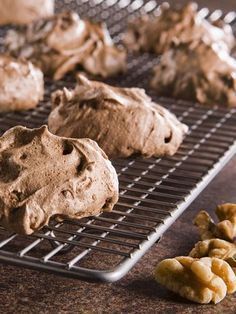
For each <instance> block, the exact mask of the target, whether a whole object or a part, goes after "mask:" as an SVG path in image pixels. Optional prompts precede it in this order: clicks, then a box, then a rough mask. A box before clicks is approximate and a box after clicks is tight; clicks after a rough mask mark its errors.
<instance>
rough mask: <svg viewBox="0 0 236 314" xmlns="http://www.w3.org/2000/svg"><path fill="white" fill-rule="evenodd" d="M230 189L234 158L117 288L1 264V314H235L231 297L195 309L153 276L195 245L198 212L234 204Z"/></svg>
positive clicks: (234, 176) (233, 183) (235, 180)
mask: <svg viewBox="0 0 236 314" xmlns="http://www.w3.org/2000/svg"><path fill="white" fill-rule="evenodd" d="M235 186H236V157H235V158H234V159H233V160H232V161H231V162H230V163H229V164H228V165H227V166H226V167H225V168H224V169H223V170H222V171H221V173H220V174H219V175H218V176H217V177H216V178H215V180H214V181H213V182H212V183H211V184H210V185H209V186H208V187H207V188H206V189H205V190H204V192H203V193H202V194H201V195H200V196H199V197H198V198H197V199H196V200H195V202H194V203H193V204H192V205H191V206H190V207H189V209H188V210H187V211H186V212H185V213H184V214H183V215H182V216H181V218H180V219H178V220H177V221H176V222H175V224H174V225H172V227H171V228H170V229H169V230H168V232H166V233H165V235H164V236H163V238H162V239H161V241H160V243H159V244H157V245H155V246H154V247H153V248H152V249H151V250H150V251H149V252H148V253H147V254H146V255H145V256H144V257H143V258H142V259H141V261H140V262H139V263H138V264H137V265H136V266H135V267H134V268H133V269H132V270H131V271H130V272H129V274H128V275H127V276H126V277H124V278H123V279H122V280H120V281H119V282H117V283H114V284H98V283H87V282H83V281H80V280H74V279H67V278H62V277H59V276H55V275H51V274H46V273H40V272H36V271H32V270H27V269H22V268H17V267H12V266H6V265H1V266H0V278H1V282H0V313H19V314H20V313H24V314H27V313H52V314H53V313H83V314H89V313H165V314H167V313H181V314H182V313H223V312H224V313H236V294H235V295H232V296H228V297H227V298H226V299H225V300H224V301H223V302H221V303H220V304H218V305H216V306H214V305H208V306H202V305H196V304H193V303H191V302H188V301H185V300H184V299H182V298H180V297H178V296H176V295H175V294H173V293H171V292H169V291H167V290H166V289H165V288H163V287H161V286H160V285H158V284H157V283H156V282H155V281H154V279H153V275H152V273H153V269H154V267H155V265H156V264H157V262H158V261H160V260H162V259H163V258H167V257H173V256H176V255H183V254H186V253H188V252H189V250H190V249H191V248H192V247H193V245H194V243H195V242H197V241H198V233H197V230H196V228H194V227H193V226H192V223H191V221H192V220H193V217H194V216H195V214H196V213H197V211H198V210H199V209H202V208H204V209H208V210H209V211H212V210H213V209H214V208H215V206H216V205H217V204H219V203H222V202H236V193H235V189H234V187H235ZM98 263H99V262H98Z"/></svg>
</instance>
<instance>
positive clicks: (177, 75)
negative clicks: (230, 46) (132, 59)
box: [151, 40, 236, 107]
mask: <svg viewBox="0 0 236 314" xmlns="http://www.w3.org/2000/svg"><path fill="white" fill-rule="evenodd" d="M151 86H152V87H153V88H154V89H155V90H156V92H157V94H158V95H162V96H167V97H172V98H180V99H185V100H190V101H197V102H199V103H201V104H204V105H221V106H225V107H235V106H236V61H235V59H233V58H232V57H230V56H229V54H228V53H227V51H225V50H224V49H222V48H221V47H220V46H218V45H216V44H214V45H212V44H211V43H209V42H207V41H203V40H200V41H195V42H192V43H185V44H180V45H174V46H173V47H172V49H170V50H168V51H167V52H165V53H164V54H163V55H162V57H161V61H160V63H159V64H158V65H157V66H156V68H155V69H154V77H153V79H152V81H151Z"/></svg>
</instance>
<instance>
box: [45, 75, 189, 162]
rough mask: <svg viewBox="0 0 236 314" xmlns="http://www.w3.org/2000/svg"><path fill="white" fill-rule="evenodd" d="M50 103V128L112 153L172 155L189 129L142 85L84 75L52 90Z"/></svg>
mask: <svg viewBox="0 0 236 314" xmlns="http://www.w3.org/2000/svg"><path fill="white" fill-rule="evenodd" d="M52 108H53V110H52V112H51V113H50V115H49V118H48V125H49V129H50V130H51V132H52V133H54V134H57V135H59V136H65V137H72V138H81V137H82V138H84V137H85V138H91V139H93V140H95V141H96V142H97V143H98V144H99V146H100V147H101V148H102V149H103V150H104V151H105V153H106V154H107V155H108V156H109V157H110V158H117V157H128V156H130V155H132V154H142V155H144V156H146V157H151V156H164V155H173V154H174V153H175V152H176V151H177V149H178V148H179V146H180V144H181V143H182V141H183V138H184V135H185V134H186V132H187V130H188V128H187V126H186V125H184V124H183V123H181V122H180V121H179V120H178V119H177V118H176V117H175V116H174V115H173V114H172V113H170V112H169V111H168V110H167V109H165V108H164V107H161V106H160V105H158V104H156V103H154V102H152V100H151V99H150V97H149V96H148V95H147V94H146V93H145V91H144V90H143V89H139V88H119V87H113V86H110V85H107V84H104V83H101V82H96V81H90V80H88V79H87V78H86V77H85V76H83V75H79V76H78V83H77V85H76V87H75V89H74V90H67V89H65V88H64V89H63V90H58V91H56V92H55V93H54V94H53V96H52Z"/></svg>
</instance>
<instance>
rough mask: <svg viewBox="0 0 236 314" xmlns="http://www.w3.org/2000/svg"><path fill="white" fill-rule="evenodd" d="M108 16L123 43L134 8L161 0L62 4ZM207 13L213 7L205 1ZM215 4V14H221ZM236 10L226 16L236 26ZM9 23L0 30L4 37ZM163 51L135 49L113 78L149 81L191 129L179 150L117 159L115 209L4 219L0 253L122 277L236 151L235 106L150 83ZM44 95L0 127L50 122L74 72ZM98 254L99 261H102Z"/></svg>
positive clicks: (72, 271) (44, 266)
mask: <svg viewBox="0 0 236 314" xmlns="http://www.w3.org/2000/svg"><path fill="white" fill-rule="evenodd" d="M62 8H63V9H71V10H75V11H77V12H78V13H79V14H80V16H82V17H83V16H84V17H85V16H86V17H88V18H91V19H93V20H94V19H95V20H104V21H106V23H107V25H108V28H109V30H110V32H111V34H112V36H113V38H114V40H115V41H116V42H117V43H119V41H120V38H121V33H122V31H123V30H124V28H125V26H126V23H127V19H128V18H129V17H130V15H132V16H133V15H139V14H141V13H143V12H146V13H152V14H156V13H157V12H158V2H156V1H147V2H145V3H144V2H143V1H141V0H135V1H130V0H119V1H117V0H106V1H102V0H93V1H92V0H91V1H86V0H83V1H69V0H67V1H64V2H63V1H58V2H57V10H59V11H60V10H62ZM202 14H205V15H207V14H209V12H208V10H207V9H203V10H202ZM221 14H222V13H221V12H220V11H219V10H217V11H215V12H213V13H211V15H213V17H214V15H216V16H219V15H221ZM235 16H236V15H235V13H234V12H230V13H227V14H226V15H225V16H224V18H225V19H226V20H227V22H230V23H231V24H232V26H234V21H235ZM5 31H6V29H2V30H1V31H0V42H1V41H2V40H1V38H2V37H3V36H4V33H5ZM157 62H158V58H156V57H154V56H152V55H149V54H143V55H142V56H129V58H128V72H127V73H126V74H125V75H124V76H119V77H118V78H116V79H112V80H109V81H108V83H112V84H114V85H119V86H138V87H143V88H145V89H146V90H147V92H148V93H149V94H150V95H151V96H152V98H153V99H154V100H155V101H158V102H159V103H160V104H161V105H163V106H165V107H167V108H168V109H169V110H171V111H172V112H174V113H175V114H176V115H177V116H178V118H179V119H180V120H181V121H182V122H184V123H186V124H187V125H188V126H189V128H190V131H189V133H188V135H187V137H186V139H185V140H184V143H183V144H182V146H181V147H180V149H179V150H178V152H177V153H176V154H175V155H174V156H173V157H168V158H162V159H154V158H150V159H143V158H141V157H135V158H130V159H118V160H114V161H113V164H114V166H115V167H116V170H117V173H118V176H119V181H120V198H119V202H118V203H117V205H116V206H115V208H114V210H113V211H112V212H111V213H103V214H101V215H99V216H95V217H89V218H84V219H81V220H70V219H67V220H65V221H63V222H57V221H52V222H51V223H50V225H49V226H47V227H45V228H44V229H42V230H41V231H39V232H36V233H34V234H33V235H31V236H20V235H17V234H12V233H10V232H9V231H7V230H5V229H3V228H1V227H0V261H1V262H5V263H10V264H14V265H20V266H25V267H30V268H34V269H38V270H44V271H50V272H54V273H58V274H61V275H65V276H71V277H75V278H83V279H87V280H101V281H109V282H112V281H116V280H118V279H120V278H121V277H122V276H124V275H125V274H126V273H127V272H128V271H129V270H130V269H131V268H132V266H133V265H134V264H135V263H136V262H137V261H138V260H139V259H140V258H141V257H142V256H143V255H144V254H145V252H146V251H147V250H148V249H149V248H150V247H151V246H152V245H153V244H154V243H155V242H156V241H157V240H158V239H159V238H160V237H161V235H162V234H163V233H164V232H165V230H167V229H168V227H169V226H170V225H171V224H172V223H173V222H174V221H175V220H176V219H177V217H178V216H179V215H180V214H181V213H182V212H183V211H184V210H185V209H186V208H187V207H188V205H189V204H190V203H191V202H192V201H193V200H194V198H195V197H196V196H197V195H198V194H199V193H200V192H201V191H202V190H203V189H204V187H205V186H206V185H207V184H208V183H209V181H210V180H212V178H213V177H214V176H215V175H216V174H217V173H218V172H219V171H220V169H221V168H222V167H223V166H224V165H225V164H226V163H227V162H228V160H229V159H230V158H231V157H232V156H233V155H234V154H235V152H236V110H235V109H231V110H227V109H220V108H211V109H209V108H204V107H201V106H199V105H198V104H194V103H188V102H184V101H176V100H171V99H163V98H157V97H155V94H153V93H152V92H151V91H150V90H149V89H148V81H149V78H150V72H151V71H150V70H151V69H152V68H153V66H154V65H155V64H156V63H157ZM45 85H46V95H45V99H44V101H43V102H41V103H40V105H39V106H38V107H37V108H36V109H34V110H29V111H27V112H22V113H8V114H1V115H0V133H3V132H4V131H5V130H7V129H9V128H10V127H12V126H15V125H19V124H20V125H24V126H27V127H38V126H40V125H42V124H44V123H46V122H47V116H48V114H49V112H50V104H49V99H50V94H51V92H52V91H54V90H55V89H57V88H61V87H63V86H66V87H73V86H74V80H73V78H72V77H69V76H68V77H66V79H65V80H64V81H60V82H57V83H55V82H51V81H47V82H46V84H45ZM98 260H99V267H98V263H97V261H98Z"/></svg>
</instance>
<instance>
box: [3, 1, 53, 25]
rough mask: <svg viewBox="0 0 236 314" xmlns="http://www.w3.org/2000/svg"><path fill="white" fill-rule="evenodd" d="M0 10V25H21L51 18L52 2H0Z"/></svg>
mask: <svg viewBox="0 0 236 314" xmlns="http://www.w3.org/2000/svg"><path fill="white" fill-rule="evenodd" d="M0 8H1V10H0V25H4V24H20V25H21V24H27V23H30V22H32V21H35V20H38V19H39V18H42V17H48V16H52V15H53V13H54V0H36V1H35V0H0Z"/></svg>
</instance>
